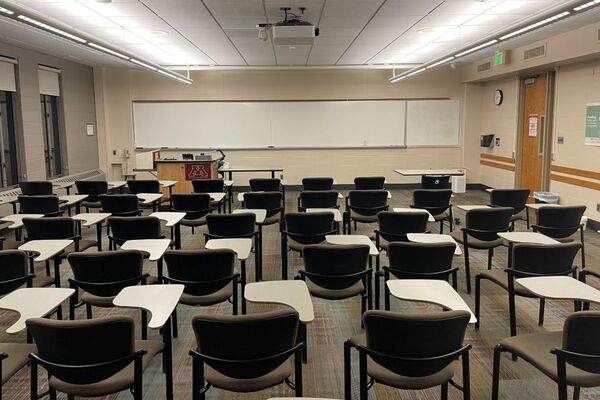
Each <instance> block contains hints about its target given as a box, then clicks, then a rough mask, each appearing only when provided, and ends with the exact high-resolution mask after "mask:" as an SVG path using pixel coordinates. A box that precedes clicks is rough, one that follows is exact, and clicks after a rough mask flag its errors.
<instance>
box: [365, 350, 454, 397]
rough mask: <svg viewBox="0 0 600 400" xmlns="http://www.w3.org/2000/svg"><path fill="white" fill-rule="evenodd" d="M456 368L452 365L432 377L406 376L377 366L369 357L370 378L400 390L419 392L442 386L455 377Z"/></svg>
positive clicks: (368, 371) (368, 369) (368, 370)
mask: <svg viewBox="0 0 600 400" xmlns="http://www.w3.org/2000/svg"><path fill="white" fill-rule="evenodd" d="M454 368H455V367H454V364H450V365H448V366H447V367H446V368H443V369H442V370H440V371H438V372H436V373H435V374H432V375H427V376H417V377H412V376H404V375H398V374H396V373H394V372H392V371H390V370H389V369H387V368H385V367H383V366H381V365H379V364H377V363H376V362H375V361H373V360H372V359H371V357H367V373H368V374H369V376H370V377H372V378H374V379H375V381H377V382H379V383H383V384H384V385H388V386H392V387H395V388H398V389H411V390H419V389H428V388H431V387H434V386H439V385H442V384H444V383H446V382H448V381H449V380H450V379H452V377H453V376H454Z"/></svg>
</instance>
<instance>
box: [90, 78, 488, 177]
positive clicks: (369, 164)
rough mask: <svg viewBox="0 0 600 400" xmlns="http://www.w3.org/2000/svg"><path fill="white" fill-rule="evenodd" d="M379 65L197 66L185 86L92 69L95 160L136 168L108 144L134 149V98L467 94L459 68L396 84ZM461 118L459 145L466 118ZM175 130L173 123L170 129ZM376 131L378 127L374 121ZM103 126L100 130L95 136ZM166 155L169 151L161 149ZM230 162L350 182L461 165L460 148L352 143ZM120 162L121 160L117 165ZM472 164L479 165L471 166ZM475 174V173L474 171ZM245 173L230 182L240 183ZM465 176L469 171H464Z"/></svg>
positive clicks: (237, 154) (240, 154) (114, 167)
mask: <svg viewBox="0 0 600 400" xmlns="http://www.w3.org/2000/svg"><path fill="white" fill-rule="evenodd" d="M389 76H390V72H389V71H385V70H336V71H328V70H319V71H314V70H308V71H281V70H279V71H276V70H275V71H274V70H270V71H202V72H201V71H197V72H194V73H193V74H192V78H193V79H194V84H193V85H184V84H181V83H177V82H174V81H171V80H168V79H164V78H160V77H157V76H156V75H154V74H151V73H148V72H145V71H140V70H127V69H96V71H95V78H96V87H97V89H99V90H102V93H97V95H96V96H97V99H98V98H100V97H101V98H102V99H103V102H102V104H98V106H99V107H101V109H102V111H98V115H100V114H101V112H102V113H103V114H104V123H103V124H102V123H101V124H99V126H100V127H101V128H103V129H104V131H105V134H106V153H105V154H101V164H103V165H105V166H106V170H107V171H108V172H109V176H111V177H113V178H117V177H118V175H119V172H120V171H121V169H120V168H121V167H122V168H123V170H125V168H129V169H131V168H133V167H134V161H133V160H134V157H130V158H129V159H126V158H124V157H122V156H120V155H119V153H118V151H117V155H114V154H113V150H118V149H129V150H130V151H133V146H134V144H133V128H132V125H133V123H132V111H131V108H132V107H131V102H132V101H135V100H162V101H168V100H297V99H303V100H306V99H319V100H323V99H380V98H447V97H451V98H458V99H461V100H462V101H463V102H464V100H465V93H464V90H463V86H462V84H461V83H460V82H459V73H458V71H452V70H449V71H437V72H431V73H427V74H423V75H422V76H420V77H419V78H417V79H412V80H410V81H407V82H406V83H403V84H402V85H393V84H390V83H389V82H388V78H389ZM465 118H466V114H465V113H463V116H462V118H461V119H462V121H461V131H462V132H461V139H460V140H461V144H462V141H463V140H464V138H465V137H471V136H470V135H465V132H464V129H463V128H464V127H465V120H464V119H465ZM174 128H175V129H176V127H174ZM373 128H374V129H377V125H376V123H375V124H374V127H373ZM103 134H104V132H102V133H101V134H100V137H102V135H103ZM165 154H168V153H165ZM227 161H229V162H230V163H231V164H232V165H234V164H238V165H240V164H243V165H259V166H280V167H282V168H284V169H285V171H284V176H285V178H286V179H287V180H288V181H289V182H290V183H292V184H296V183H299V182H300V181H301V179H302V177H305V176H309V175H331V176H333V177H334V178H335V179H336V181H337V182H339V183H351V182H352V181H353V178H354V177H355V176H358V175H384V176H386V178H387V180H388V182H416V180H415V179H414V178H402V177H401V176H399V175H397V174H395V173H394V172H393V170H394V169H397V168H425V167H431V168H451V167H456V166H462V165H463V148H462V146H458V147H448V148H412V149H355V150H347V149H340V150H276V149H274V150H253V151H248V150H244V151H229V152H228V153H227ZM121 164H122V165H121ZM475 168H477V165H475ZM473 173H474V176H476V177H477V176H478V171H473ZM244 175H248V174H240V175H238V176H237V177H238V178H236V183H239V184H241V185H243V184H246V182H247V178H248V176H244ZM468 177H469V180H470V181H472V180H471V179H470V175H469V174H468Z"/></svg>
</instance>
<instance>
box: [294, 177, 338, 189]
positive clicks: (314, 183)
mask: <svg viewBox="0 0 600 400" xmlns="http://www.w3.org/2000/svg"><path fill="white" fill-rule="evenodd" d="M332 188H333V178H330V177H319V178H303V179H302V190H303V191H304V190H331V189H332Z"/></svg>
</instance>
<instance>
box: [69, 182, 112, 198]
mask: <svg viewBox="0 0 600 400" xmlns="http://www.w3.org/2000/svg"><path fill="white" fill-rule="evenodd" d="M75 186H77V193H79V194H87V195H88V197H87V198H86V199H85V200H86V201H91V202H96V201H100V199H99V198H98V196H100V195H101V194H107V193H108V182H106V181H76V182H75Z"/></svg>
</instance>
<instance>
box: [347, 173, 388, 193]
mask: <svg viewBox="0 0 600 400" xmlns="http://www.w3.org/2000/svg"><path fill="white" fill-rule="evenodd" d="M384 185H385V176H357V177H356V178H354V189H356V190H383V189H384Z"/></svg>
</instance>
